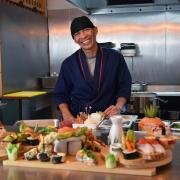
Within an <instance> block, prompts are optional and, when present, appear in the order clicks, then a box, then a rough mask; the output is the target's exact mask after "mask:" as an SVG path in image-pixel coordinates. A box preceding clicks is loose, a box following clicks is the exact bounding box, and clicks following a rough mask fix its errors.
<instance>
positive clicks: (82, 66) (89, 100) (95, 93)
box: [55, 47, 131, 116]
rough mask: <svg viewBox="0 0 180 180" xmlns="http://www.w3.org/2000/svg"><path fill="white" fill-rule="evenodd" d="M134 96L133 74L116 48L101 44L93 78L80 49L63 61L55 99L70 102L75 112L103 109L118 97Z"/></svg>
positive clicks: (71, 108) (113, 102) (58, 101)
mask: <svg viewBox="0 0 180 180" xmlns="http://www.w3.org/2000/svg"><path fill="white" fill-rule="evenodd" d="M130 96H131V75H130V73H129V70H128V68H127V65H126V63H125V60H124V57H123V56H122V55H121V54H120V53H119V52H118V51H116V50H113V49H106V48H100V47H98V51H97V55H96V64H95V72H94V78H93V79H92V78H91V75H90V71H89V68H88V64H87V61H86V56H85V54H84V52H83V51H82V49H79V50H78V51H76V52H75V53H73V54H72V55H71V56H69V57H68V58H67V59H65V60H64V61H63V63H62V66H61V70H60V73H59V77H58V80H57V83H56V87H55V101H56V103H57V105H59V104H61V103H67V104H69V107H70V111H71V113H72V114H73V115H75V116H76V115H77V114H79V112H85V107H86V106H91V107H92V109H91V112H90V113H92V112H96V111H104V110H105V109H106V108H108V107H109V106H110V105H113V104H115V103H116V100H117V98H118V97H125V98H126V99H127V100H128V101H129V99H130Z"/></svg>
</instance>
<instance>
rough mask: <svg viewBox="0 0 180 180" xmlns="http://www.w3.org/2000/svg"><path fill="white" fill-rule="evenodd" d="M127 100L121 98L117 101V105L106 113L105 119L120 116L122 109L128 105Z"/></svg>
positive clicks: (109, 108) (112, 106)
mask: <svg viewBox="0 0 180 180" xmlns="http://www.w3.org/2000/svg"><path fill="white" fill-rule="evenodd" d="M126 102H127V100H126V99H125V98H124V97H119V98H118V99H117V103H116V105H111V106H109V107H108V108H107V109H106V110H105V111H104V113H105V117H108V118H109V117H111V116H114V115H117V114H120V112H121V109H122V107H123V106H124V105H125V104H126Z"/></svg>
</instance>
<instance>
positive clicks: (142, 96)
mask: <svg viewBox="0 0 180 180" xmlns="http://www.w3.org/2000/svg"><path fill="white" fill-rule="evenodd" d="M150 104H155V105H158V97H157V94H156V93H149V92H135V93H132V96H131V100H130V104H129V106H128V112H130V113H133V114H143V113H144V108H145V107H146V106H148V105H150Z"/></svg>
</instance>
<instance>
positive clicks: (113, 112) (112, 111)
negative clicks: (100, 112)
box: [104, 105, 120, 118]
mask: <svg viewBox="0 0 180 180" xmlns="http://www.w3.org/2000/svg"><path fill="white" fill-rule="evenodd" d="M104 113H105V117H107V118H109V117H111V116H113V115H117V114H120V109H119V108H118V107H117V106H115V105H111V106H109V107H108V108H107V109H106V110H105V111H104Z"/></svg>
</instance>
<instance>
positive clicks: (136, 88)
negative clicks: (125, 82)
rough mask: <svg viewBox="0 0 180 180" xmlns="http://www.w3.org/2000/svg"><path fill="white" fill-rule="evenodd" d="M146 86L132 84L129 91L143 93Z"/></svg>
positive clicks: (143, 84)
mask: <svg viewBox="0 0 180 180" xmlns="http://www.w3.org/2000/svg"><path fill="white" fill-rule="evenodd" d="M146 85H147V84H145V83H133V84H132V86H131V89H132V91H133V92H143V91H146Z"/></svg>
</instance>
